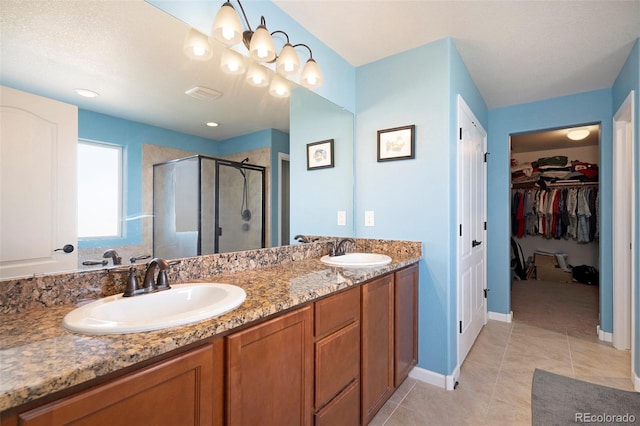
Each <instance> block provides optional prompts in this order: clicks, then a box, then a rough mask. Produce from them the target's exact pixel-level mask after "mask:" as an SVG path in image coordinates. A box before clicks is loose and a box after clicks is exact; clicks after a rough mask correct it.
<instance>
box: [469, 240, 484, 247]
mask: <svg viewBox="0 0 640 426" xmlns="http://www.w3.org/2000/svg"><path fill="white" fill-rule="evenodd" d="M480 244H482V241H476V240H473V241H472V242H471V247H472V248H473V247H476V246H479V245H480Z"/></svg>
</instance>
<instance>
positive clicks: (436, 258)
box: [356, 39, 487, 374]
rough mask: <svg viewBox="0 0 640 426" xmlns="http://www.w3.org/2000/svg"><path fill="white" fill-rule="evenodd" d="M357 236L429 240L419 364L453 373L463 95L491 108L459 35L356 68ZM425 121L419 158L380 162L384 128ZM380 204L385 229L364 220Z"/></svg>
mask: <svg viewBox="0 0 640 426" xmlns="http://www.w3.org/2000/svg"><path fill="white" fill-rule="evenodd" d="M356 77H357V78H356V81H357V84H356V112H357V115H356V223H357V224H356V235H357V236H358V237H362V238H390V239H407V240H413V241H421V242H422V243H423V257H424V259H423V260H422V261H421V262H420V299H419V310H420V318H419V321H420V325H419V361H418V365H419V366H420V367H422V368H425V369H428V370H431V371H434V372H438V373H441V374H450V373H451V372H452V371H453V369H454V368H455V366H456V363H457V359H456V358H457V355H456V354H457V346H456V345H457V330H456V322H457V320H456V315H457V311H456V277H455V235H456V232H455V227H456V224H455V221H456V209H455V208H456V200H455V186H456V178H455V176H456V169H455V152H456V138H455V135H456V126H457V120H456V100H455V99H456V96H457V92H458V91H460V92H461V93H462V95H463V97H465V99H467V102H468V103H469V104H470V105H471V106H472V108H474V109H477V110H478V111H477V112H476V114H477V115H478V117H479V119H480V120H484V121H486V117H487V110H486V106H485V105H484V101H482V98H481V96H480V95H479V93H478V91H477V89H476V88H475V85H474V84H473V81H472V80H471V78H470V77H469V74H468V72H467V70H466V68H465V66H464V64H463V63H462V61H461V59H460V56H459V55H458V53H457V51H456V50H455V47H454V46H453V43H452V41H451V39H442V40H439V41H436V42H433V43H430V44H427V45H425V46H422V47H419V48H416V49H412V50H410V51H407V52H403V53H400V54H398V55H394V56H391V57H388V58H385V59H382V60H380V61H377V62H374V63H371V64H367V65H364V66H362V67H359V68H358V69H357V71H356ZM409 124H415V125H416V135H415V136H416V146H415V156H416V158H415V159H412V160H400V161H389V162H381V163H378V162H377V161H376V158H377V151H376V140H377V131H378V130H381V129H387V128H392V127H398V126H404V125H409ZM367 210H373V211H374V213H375V226H374V227H365V226H364V212H365V211H367Z"/></svg>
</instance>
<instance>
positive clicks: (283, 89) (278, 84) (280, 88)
mask: <svg viewBox="0 0 640 426" xmlns="http://www.w3.org/2000/svg"><path fill="white" fill-rule="evenodd" d="M290 93H291V91H290V89H289V83H288V82H287V80H286V79H285V78H283V77H281V76H279V75H277V74H276V75H274V76H273V80H271V85H270V86H269V94H271V96H274V97H276V98H288V97H289V95H290Z"/></svg>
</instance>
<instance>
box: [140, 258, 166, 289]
mask: <svg viewBox="0 0 640 426" xmlns="http://www.w3.org/2000/svg"><path fill="white" fill-rule="evenodd" d="M156 268H157V269H159V271H158V278H157V280H156V279H154V276H153V275H154V273H155V271H156ZM168 269H169V263H168V262H167V261H166V260H163V259H160V258H157V257H154V258H153V259H151V262H149V263H147V271H146V272H145V273H144V280H143V281H142V288H143V289H144V291H145V292H147V293H149V292H152V291H158V290H168V289H170V288H171V287H170V286H169V279H168V278H167V270H168Z"/></svg>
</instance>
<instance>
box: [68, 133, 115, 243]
mask: <svg viewBox="0 0 640 426" xmlns="http://www.w3.org/2000/svg"><path fill="white" fill-rule="evenodd" d="M77 164H78V238H79V239H88V238H113V237H120V236H121V235H122V227H121V223H122V193H123V191H122V181H123V179H122V147H121V146H118V145H111V144H106V143H100V142H90V141H84V140H80V141H78V163H77Z"/></svg>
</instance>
